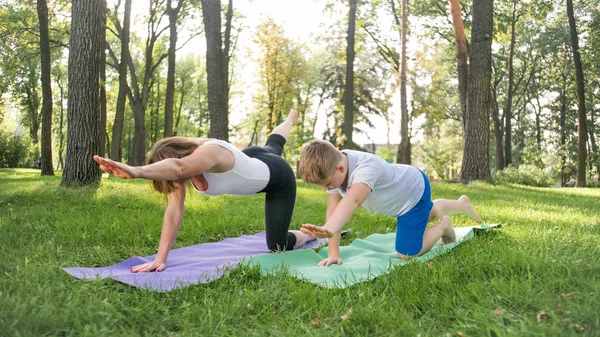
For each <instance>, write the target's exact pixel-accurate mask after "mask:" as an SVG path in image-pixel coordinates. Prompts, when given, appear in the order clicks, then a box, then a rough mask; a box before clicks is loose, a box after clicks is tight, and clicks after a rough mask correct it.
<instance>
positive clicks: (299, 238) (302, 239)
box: [290, 230, 316, 249]
mask: <svg viewBox="0 0 600 337" xmlns="http://www.w3.org/2000/svg"><path fill="white" fill-rule="evenodd" d="M290 233H292V234H294V235H295V236H296V245H295V246H294V249H298V248H300V247H302V246H304V245H305V244H306V243H307V242H310V241H312V240H314V239H316V238H315V237H314V236H312V235H309V234H305V233H302V232H301V231H299V230H290Z"/></svg>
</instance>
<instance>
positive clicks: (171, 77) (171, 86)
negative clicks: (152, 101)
mask: <svg viewBox="0 0 600 337" xmlns="http://www.w3.org/2000/svg"><path fill="white" fill-rule="evenodd" d="M185 2H186V1H185V0H179V1H177V5H176V6H175V7H173V1H172V0H167V15H168V17H169V34H170V35H169V58H168V61H167V62H168V67H167V91H166V97H165V130H164V136H165V137H170V136H172V135H173V107H174V104H175V61H176V55H175V52H176V50H177V19H178V17H179V12H181V8H182V7H183V5H184V4H185Z"/></svg>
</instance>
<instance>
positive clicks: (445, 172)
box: [415, 120, 463, 180]
mask: <svg viewBox="0 0 600 337" xmlns="http://www.w3.org/2000/svg"><path fill="white" fill-rule="evenodd" d="M419 149H420V151H419V150H417V151H415V153H417V154H418V155H419V157H418V159H419V160H420V161H422V162H423V164H425V167H424V169H425V171H426V172H427V173H429V174H432V173H434V172H435V174H436V175H437V176H438V177H439V178H440V179H442V180H447V179H448V180H453V179H456V177H457V175H458V171H459V169H460V165H461V161H462V152H463V140H462V136H461V130H460V125H458V122H455V121H451V120H450V121H445V122H442V123H441V124H440V125H438V126H437V127H434V128H432V129H430V130H429V131H428V132H427V134H426V135H425V139H424V141H423V144H422V145H421V146H420V147H419Z"/></svg>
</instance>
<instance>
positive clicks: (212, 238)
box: [210, 236, 219, 241]
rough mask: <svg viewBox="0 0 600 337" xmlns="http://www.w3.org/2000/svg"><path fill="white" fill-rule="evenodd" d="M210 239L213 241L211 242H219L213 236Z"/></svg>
mask: <svg viewBox="0 0 600 337" xmlns="http://www.w3.org/2000/svg"><path fill="white" fill-rule="evenodd" d="M210 239H211V240H213V241H218V240H219V239H217V238H215V237H214V236H211V237H210Z"/></svg>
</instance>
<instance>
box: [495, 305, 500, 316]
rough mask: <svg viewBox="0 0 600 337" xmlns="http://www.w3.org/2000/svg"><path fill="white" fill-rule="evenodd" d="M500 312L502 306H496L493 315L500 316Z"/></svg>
mask: <svg viewBox="0 0 600 337" xmlns="http://www.w3.org/2000/svg"><path fill="white" fill-rule="evenodd" d="M501 313H502V308H500V307H498V308H496V310H494V315H496V316H500V314H501Z"/></svg>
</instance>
